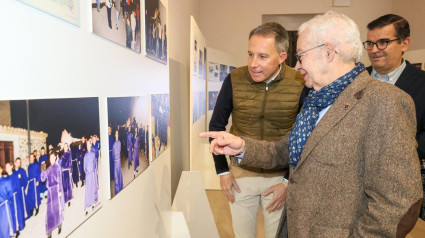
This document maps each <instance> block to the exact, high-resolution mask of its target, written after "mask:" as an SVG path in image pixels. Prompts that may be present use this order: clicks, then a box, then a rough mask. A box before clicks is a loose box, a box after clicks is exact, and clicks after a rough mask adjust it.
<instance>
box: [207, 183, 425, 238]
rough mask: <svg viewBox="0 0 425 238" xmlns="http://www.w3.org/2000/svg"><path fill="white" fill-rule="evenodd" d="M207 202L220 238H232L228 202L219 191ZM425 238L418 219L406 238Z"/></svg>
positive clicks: (261, 237)
mask: <svg viewBox="0 0 425 238" xmlns="http://www.w3.org/2000/svg"><path fill="white" fill-rule="evenodd" d="M206 192H207V197H208V202H209V203H210V207H211V211H212V213H213V216H214V221H215V224H216V225H217V230H218V234H219V235H220V238H234V237H235V234H234V233H233V228H232V216H231V214H230V208H229V202H228V201H227V199H226V197H225V196H224V194H223V192H222V191H221V190H206ZM262 224H263V217H262V214H261V212H259V215H258V219H257V238H264V230H263V225H262ZM420 237H422V238H423V237H425V221H423V220H421V219H418V222H417V223H416V226H415V227H414V228H413V230H412V232H410V233H409V234H408V235H407V236H406V238H420Z"/></svg>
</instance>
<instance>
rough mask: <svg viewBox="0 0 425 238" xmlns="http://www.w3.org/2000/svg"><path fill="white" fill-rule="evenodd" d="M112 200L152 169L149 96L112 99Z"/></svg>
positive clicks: (110, 106) (110, 108) (110, 146)
mask: <svg viewBox="0 0 425 238" xmlns="http://www.w3.org/2000/svg"><path fill="white" fill-rule="evenodd" d="M108 146H109V166H110V167H109V177H110V191H111V197H114V196H115V195H116V194H118V193H119V192H120V191H121V190H122V189H123V188H124V187H125V186H127V185H128V184H129V183H130V182H131V181H133V180H134V179H135V178H136V176H138V175H139V174H141V173H142V172H143V171H144V170H145V169H146V168H147V167H148V166H149V104H148V96H139V97H116V98H108Z"/></svg>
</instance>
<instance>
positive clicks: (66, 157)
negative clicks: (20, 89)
mask: <svg viewBox="0 0 425 238" xmlns="http://www.w3.org/2000/svg"><path fill="white" fill-rule="evenodd" d="M0 111H1V113H0V114H1V115H2V116H1V117H0V173H1V177H0V233H1V234H0V237H10V236H14V237H18V236H19V237H31V238H33V237H66V236H68V235H69V234H70V233H71V232H72V231H73V230H74V229H75V228H77V227H78V226H79V225H80V224H81V223H83V222H84V221H85V220H86V219H87V218H88V217H90V216H91V215H92V214H93V213H94V212H96V211H97V210H98V209H99V208H100V207H101V201H100V197H99V182H100V181H101V180H100V179H99V178H100V174H99V171H101V169H100V168H99V167H100V166H101V163H100V161H101V158H102V156H101V154H100V138H99V106H98V99H97V98H71V99H38V100H13V101H0Z"/></svg>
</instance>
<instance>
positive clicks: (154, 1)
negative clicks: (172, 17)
mask: <svg viewBox="0 0 425 238" xmlns="http://www.w3.org/2000/svg"><path fill="white" fill-rule="evenodd" d="M167 38H168V34H167V9H166V8H165V7H164V5H163V4H162V3H161V1H159V0H145V43H146V56H147V57H149V58H151V59H154V60H156V61H159V62H161V63H163V64H167V57H168V56H167V55H168V45H167Z"/></svg>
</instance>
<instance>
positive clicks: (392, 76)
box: [371, 59, 406, 85]
mask: <svg viewBox="0 0 425 238" xmlns="http://www.w3.org/2000/svg"><path fill="white" fill-rule="evenodd" d="M404 68H406V61H405V60H404V59H402V62H401V64H400V66H398V67H397V68H396V69H395V70H393V71H392V72H390V73H389V74H387V75H384V76H381V75H380V74H379V73H378V72H376V71H375V69H373V68H372V73H371V76H372V77H373V78H374V79H378V80H381V81H382V82H387V83H390V84H392V85H394V84H395V82H397V79H398V78H399V77H400V75H401V73H403V70H404Z"/></svg>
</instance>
